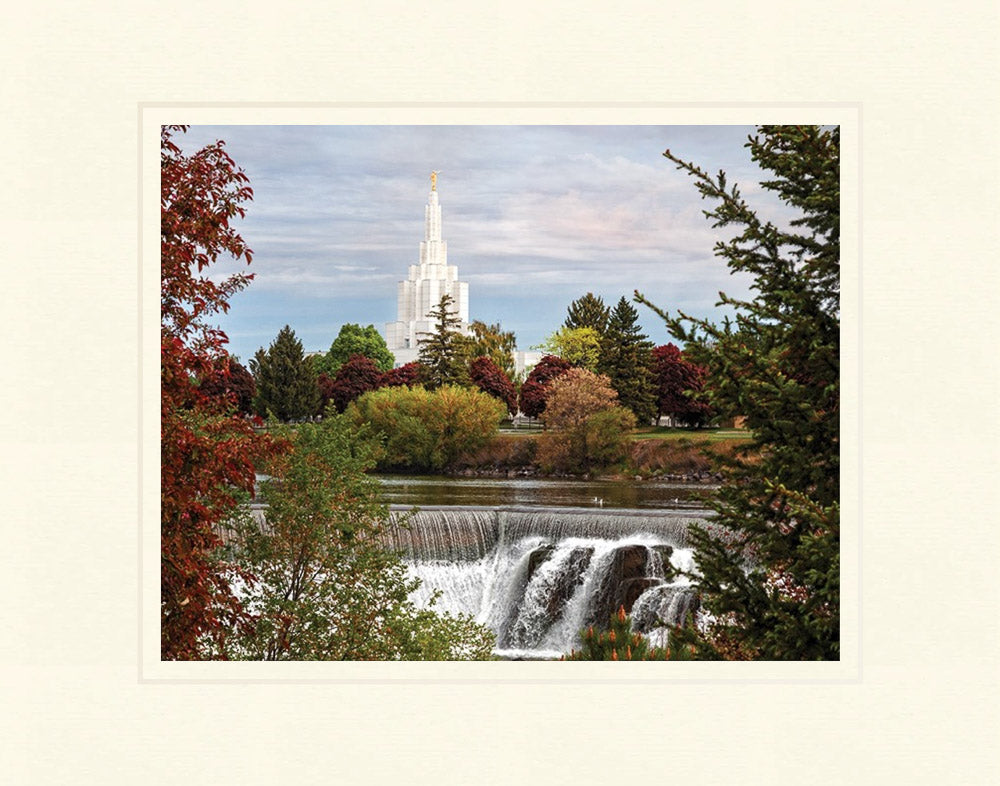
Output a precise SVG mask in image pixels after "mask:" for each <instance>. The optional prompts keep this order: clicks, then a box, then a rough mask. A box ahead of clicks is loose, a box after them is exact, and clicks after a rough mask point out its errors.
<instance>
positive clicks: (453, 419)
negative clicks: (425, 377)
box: [346, 385, 506, 471]
mask: <svg viewBox="0 0 1000 786" xmlns="http://www.w3.org/2000/svg"><path fill="white" fill-rule="evenodd" d="M505 414H506V406H505V405H504V404H503V403H502V402H500V401H499V400H497V399H495V398H493V396H490V395H488V394H486V393H482V392H480V391H478V390H471V389H469V388H461V387H458V386H455V385H444V386H442V387H440V388H437V389H436V390H426V389H425V388H422V387H391V388H380V389H379V390H375V391H372V392H370V393H366V394H365V395H363V396H361V397H360V398H358V399H356V400H355V401H353V402H352V403H351V404H350V405H349V406H348V408H347V411H346V416H347V417H348V418H349V419H350V421H351V422H352V423H354V424H355V425H357V426H361V425H363V424H368V425H369V427H370V428H371V431H372V433H373V435H374V436H375V437H376V438H377V439H378V440H379V441H380V442H381V444H382V448H381V450H380V452H379V459H378V463H379V466H380V467H382V468H383V469H411V470H433V471H438V470H441V469H444V468H446V467H448V466H450V465H452V464H453V463H454V462H455V460H456V459H457V458H458V457H459V456H460V455H461V454H462V453H463V452H466V451H475V450H478V449H479V448H482V447H484V446H485V445H487V444H488V443H489V442H490V440H491V439H493V437H495V436H496V434H497V432H498V427H499V425H500V421H501V420H502V419H503V417H504V415H505Z"/></svg>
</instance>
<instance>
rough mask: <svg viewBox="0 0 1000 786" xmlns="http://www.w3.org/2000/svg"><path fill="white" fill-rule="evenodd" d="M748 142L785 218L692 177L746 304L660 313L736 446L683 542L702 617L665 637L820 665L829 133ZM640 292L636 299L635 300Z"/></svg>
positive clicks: (830, 339) (835, 485)
mask: <svg viewBox="0 0 1000 786" xmlns="http://www.w3.org/2000/svg"><path fill="white" fill-rule="evenodd" d="M747 147H748V148H749V150H750V154H751V156H752V158H753V160H754V161H755V162H756V163H757V164H758V165H759V166H760V168H761V169H762V170H763V171H764V172H765V173H767V175H766V177H768V179H767V180H765V182H763V183H762V184H761V185H762V186H763V187H764V188H765V189H767V190H768V191H771V192H773V193H775V194H776V195H777V196H778V197H779V198H780V199H781V200H782V201H783V202H784V203H785V204H787V205H789V206H790V207H792V208H794V209H795V210H796V213H797V216H796V218H795V219H794V220H793V221H792V222H791V224H790V225H789V227H788V228H787V229H782V228H779V227H777V226H775V225H773V224H771V223H770V222H766V221H762V220H761V219H760V218H759V217H758V216H757V213H756V212H755V211H754V209H753V208H752V207H751V206H750V204H749V203H748V202H747V201H746V200H745V199H744V198H743V196H742V194H741V193H740V191H739V189H738V188H737V187H736V186H730V185H729V184H728V183H727V181H726V177H725V174H724V173H719V175H718V176H716V177H712V176H711V175H709V174H708V173H706V172H704V171H703V170H701V169H699V168H698V167H696V166H694V165H693V164H690V163H687V162H685V161H682V160H681V159H680V158H678V157H676V156H674V155H673V154H672V153H671V152H670V151H669V150H668V151H667V152H666V153H664V155H665V156H666V157H667V158H668V159H669V160H671V161H673V162H674V163H675V164H676V165H677V167H678V168H679V169H681V170H682V171H684V172H686V173H687V174H688V175H690V176H691V177H693V178H694V180H695V184H696V186H697V188H698V190H699V191H700V192H701V195H702V197H703V198H705V199H711V200H712V201H713V202H714V203H715V207H714V208H713V209H712V210H710V211H706V215H707V216H708V217H709V218H710V219H712V221H713V224H714V226H716V227H734V228H735V230H736V231H735V234H734V236H733V237H732V239H730V240H727V241H720V242H719V243H718V244H717V245H716V247H715V253H716V256H719V257H721V258H722V259H724V260H725V261H726V263H727V265H728V266H729V268H730V270H731V271H732V272H744V273H748V274H749V275H751V276H752V277H753V285H752V290H753V291H754V292H755V293H756V294H755V297H754V298H753V299H752V300H738V299H733V298H730V297H727V296H725V295H722V296H721V303H722V304H726V305H729V306H731V307H732V308H733V309H734V310H735V312H736V317H735V322H732V321H726V322H725V323H724V324H722V325H721V326H719V325H715V324H712V323H709V322H708V321H706V320H704V319H695V318H692V317H689V316H687V315H686V314H684V313H679V314H678V315H677V316H676V317H672V316H670V315H668V314H666V313H665V312H662V311H659V310H658V309H656V308H655V307H653V308H654V310H655V311H657V313H659V314H660V315H661V316H662V317H663V318H664V319H665V321H666V323H667V326H668V327H669V329H670V331H671V333H672V334H673V335H674V336H675V337H677V338H678V339H680V340H682V341H686V342H688V343H687V346H686V347H685V355H686V356H689V357H690V359H691V360H692V362H694V363H696V364H698V365H700V366H703V367H704V368H705V369H707V379H706V382H705V389H706V391H707V394H708V397H709V401H710V403H711V404H712V406H713V407H714V408H715V409H716V410H717V411H718V412H720V413H722V414H724V415H736V414H741V415H745V417H746V425H747V428H748V429H749V430H750V432H751V434H752V444H751V445H750V446H749V447H748V449H747V453H748V454H751V453H752V454H753V457H754V460H752V461H750V460H747V457H737V458H736V459H735V460H734V461H733V462H732V463H731V465H730V466H728V467H727V468H726V471H727V480H726V482H725V483H724V484H723V486H722V488H721V489H720V491H719V493H718V495H717V497H716V499H715V501H714V503H713V507H714V508H715V511H716V513H717V515H716V517H715V518H714V520H713V523H712V526H711V527H710V528H709V527H705V528H697V529H695V530H694V531H693V532H692V533H691V539H692V543H693V545H694V547H695V548H696V550H697V554H698V557H697V559H698V565H699V570H700V574H701V575H700V576H696V577H695V580H696V582H697V586H698V588H699V591H700V593H701V603H702V605H703V607H704V608H705V609H707V610H708V611H709V612H710V614H711V615H712V617H713V618H714V622H712V623H711V624H710V625H708V626H707V627H704V628H699V627H695V626H693V625H689V626H687V627H685V628H683V629H681V630H678V631H676V632H675V633H672V634H671V635H672V636H674V635H676V636H677V637H679V639H678V640H679V641H681V642H685V643H688V644H690V645H691V646H694V647H695V648H696V650H697V653H698V656H699V657H702V658H726V659H764V660H786V659H787V660H829V659H837V658H839V653H840V646H839V641H840V636H839V632H840V617H839V607H840V506H839V494H840V459H839V449H840V404H839V402H840V365H839V350H840V305H839V304H840V278H839V270H840V186H839V183H840V132H839V128H833V129H827V128H821V127H817V126H761V127H760V128H759V129H758V131H757V133H756V134H755V135H754V136H752V137H750V139H749V141H748V144H747ZM637 298H638V299H639V300H640V301H641V302H645V303H647V305H650V304H649V303H648V302H647V301H645V299H644V298H642V296H641V295H638V293H637Z"/></svg>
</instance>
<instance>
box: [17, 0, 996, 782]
mask: <svg viewBox="0 0 1000 786" xmlns="http://www.w3.org/2000/svg"><path fill="white" fill-rule="evenodd" d="M364 9H365V10H364V12H361V11H348V12H336V11H330V10H328V8H327V6H326V4H315V5H311V4H310V5H306V6H304V7H292V6H291V5H290V4H289V5H286V6H273V5H265V4H262V3H257V2H255V3H250V4H249V5H247V4H237V3H215V4H213V5H212V7H211V8H209V9H206V10H194V7H193V6H192V7H191V8H190V9H181V8H180V7H179V6H178V5H176V4H175V5H172V6H163V5H152V4H146V5H138V4H136V5H130V6H125V5H117V4H114V5H113V4H111V3H109V2H106V1H105V2H100V3H97V4H93V5H92V6H91V7H79V8H73V7H65V8H64V7H63V6H62V5H61V4H55V3H44V2H42V3H35V4H32V5H31V6H22V7H20V8H18V9H15V10H13V11H5V13H4V22H3V25H2V26H0V30H2V32H0V43H2V46H0V91H2V92H0V97H2V105H3V106H4V107H5V122H4V123H3V125H2V126H0V172H3V174H4V180H3V181H2V182H3V186H2V187H0V233H2V234H0V237H2V242H0V259H2V265H0V276H2V278H0V326H2V328H3V336H4V340H3V342H2V350H0V352H2V355H0V368H2V369H3V370H4V372H5V373H4V380H5V382H6V384H5V385H3V386H0V413H3V415H4V422H3V427H2V429H0V478H2V481H0V489H2V491H3V509H2V510H3V513H2V515H0V526H2V534H3V539H2V541H0V542H2V543H3V546H4V560H3V568H2V571H0V599H2V601H3V605H2V611H0V615H2V616H0V631H2V634H0V680H2V683H0V684H2V695H3V697H4V701H3V707H4V708H3V710H2V711H0V719H2V724H3V726H2V728H0V762H2V764H0V767H2V769H3V772H4V773H5V775H4V780H6V781H8V782H12V783H31V784H36V783H100V784H104V783H117V782H122V783H143V784H145V783H151V784H156V783H175V782H178V781H185V780H186V781H189V782H192V783H202V782H221V783H240V784H244V783H272V782H275V781H279V782H282V783H285V782H295V781H302V782H310V783H311V782H323V783H327V782H350V783H355V782H356V783H369V782H374V783H383V782H385V783H389V782H393V783H396V782H403V783H430V782H463V783H465V782H469V783H477V784H478V783H484V784H507V783H534V782H546V783H571V782H572V783H575V782H579V781H581V780H583V779H588V780H611V779H616V778H620V777H621V776H631V777H643V778H649V779H656V780H658V779H665V778H670V779H678V778H685V779H688V780H694V781H696V782H699V783H740V784H753V783H770V784H773V783H798V782H809V783H831V784H834V783H842V782H845V781H848V780H849V781H852V782H855V783H896V782H899V783H907V784H911V783H963V784H966V783H989V782H992V781H993V780H995V778H996V776H997V771H998V763H1000V757H998V754H997V752H996V739H997V737H998V732H1000V725H998V718H997V706H996V705H997V700H998V698H1000V695H998V694H1000V691H998V675H1000V669H998V662H997V653H998V646H997V645H998V638H997V619H998V611H1000V609H998V604H997V597H998V593H997V568H996V564H997V557H998V556H1000V549H998V546H1000V541H998V536H997V531H996V526H995V522H996V519H997V515H996V513H995V511H996V509H997V502H998V500H997V494H996V491H995V490H994V485H993V483H994V478H995V477H996V476H997V469H998V466H997V464H998V462H997V450H996V439H997V437H998V436H1000V434H998V433H997V432H998V428H997V425H998V423H997V416H996V411H995V401H996V398H997V392H998V384H997V383H998V380H997V371H996V350H995V348H994V343H993V342H994V341H995V339H996V337H997V335H996V334H997V331H996V327H997V320H996V316H995V314H994V311H995V300H996V293H997V291H998V289H997V283H998V282H997V275H996V272H995V259H996V252H997V250H998V249H997V241H996V229H997V207H996V204H997V195H998V194H997V178H998V157H997V142H996V132H995V126H994V122H993V121H995V119H996V115H997V112H996V109H997V104H996V99H995V98H994V96H993V94H992V92H991V91H992V89H993V88H995V86H996V83H997V79H996V77H997V75H998V74H997V70H998V69H997V49H996V46H997V45H996V41H997V29H998V26H997V13H996V9H995V4H992V3H986V2H978V3H966V4H964V5H963V6H962V7H960V8H957V9H955V10H952V11H950V12H949V16H947V17H943V16H939V15H938V14H939V10H938V9H939V6H938V5H931V4H922V3H907V4H903V3H880V4H879V6H878V10H877V11H873V10H870V9H867V8H866V7H865V6H863V5H862V4H859V3H850V4H846V5H845V4H841V5H840V6H839V7H836V8H834V7H832V6H831V7H828V8H820V9H814V8H808V9H807V8H806V7H805V6H804V5H801V6H800V4H797V3H785V2H779V3H771V4H768V6H767V8H766V9H764V8H763V7H761V6H759V5H754V6H750V5H746V4H742V3H721V4H713V5H712V6H709V7H705V8H703V9H699V10H698V11H690V12H689V11H686V10H684V9H681V8H679V7H678V8H673V7H670V6H669V5H668V4H664V3H652V2H636V3H631V4H628V5H624V6H621V7H613V6H612V5H610V4H597V3H582V4H581V3H573V4H570V3H562V2H556V3H549V4H546V5H545V6H544V7H541V5H539V6H535V5H528V4H526V3H514V4H507V5H504V6H503V7H497V8H491V9H489V10H487V11H473V10H472V7H471V6H470V5H469V4H468V3H445V2H437V3H433V4H428V5H426V6H424V5H417V4H406V3H396V2H385V0H375V2H371V3H367V4H365V6H364ZM440 101H447V102H452V103H455V104H458V106H456V107H455V108H454V111H455V112H456V113H457V114H458V115H459V119H457V120H454V121H451V120H449V122H459V121H460V120H461V118H463V117H468V116H470V113H473V112H476V111H484V112H496V111H503V112H509V113H511V116H512V117H513V116H514V114H515V112H517V111H528V110H525V109H523V108H522V109H519V110H516V109H515V108H513V107H506V106H498V105H497V104H498V102H511V103H515V104H520V105H523V104H526V103H537V104H538V105H539V108H540V109H544V110H545V111H546V112H547V118H548V119H547V120H546V121H545V122H566V121H570V120H572V121H578V122H579V120H578V118H580V116H581V114H580V113H581V112H582V111H583V109H581V107H580V106H578V105H577V104H579V103H583V104H587V105H590V106H591V109H590V110H589V111H593V112H594V114H595V116H596V117H597V118H598V119H595V120H584V121H583V122H621V121H622V120H621V118H622V116H623V113H626V112H638V111H640V110H639V109H637V108H636V106H635V105H640V106H641V105H645V106H647V108H648V107H649V106H650V105H651V104H653V103H663V102H669V103H670V104H671V107H669V108H670V109H672V110H674V111H679V110H683V109H685V108H689V109H691V110H693V111H696V112H697V113H698V118H699V120H700V121H701V122H705V121H706V120H707V119H708V118H707V117H706V116H705V115H706V113H707V114H709V115H710V114H712V112H717V111H718V112H719V116H720V117H723V118H724V117H726V116H731V115H727V114H726V113H729V112H734V111H736V112H751V113H752V112H754V111H758V110H761V109H762V106H763V107H766V108H767V109H766V111H773V110H774V109H775V108H776V107H777V108H780V107H781V106H782V105H784V106H786V107H788V108H790V109H795V110H796V111H801V108H802V107H803V105H808V104H814V109H815V110H816V111H819V110H821V109H823V110H824V111H825V110H829V109H830V108H831V105H833V104H836V105H838V106H839V107H840V108H839V110H838V111H845V112H848V113H850V111H851V109H850V107H851V106H852V105H856V104H860V107H861V127H860V150H861V153H862V166H863V169H862V178H861V217H862V232H863V250H862V267H861V279H862V281H861V283H862V292H861V294H862V298H861V319H860V320H859V321H860V325H861V334H860V335H861V346H862V356H861V362H862V371H863V374H862V378H861V405H862V409H861V440H862V458H863V485H862V487H861V500H862V509H863V522H862V529H861V533H862V537H861V539H860V541H859V542H858V544H857V545H858V547H859V548H856V549H851V551H853V552H855V553H860V570H861V574H860V578H861V597H860V604H861V615H860V625H859V626H858V628H857V630H858V632H859V633H860V652H861V657H860V660H858V659H857V658H855V659H854V662H853V663H852V662H851V661H850V659H849V657H848V655H847V653H846V652H845V661H844V663H842V664H836V665H835V666H836V668H835V669H834V670H833V671H832V673H830V674H828V675H823V674H815V673H805V672H799V671H798V670H795V671H794V673H790V672H784V673H781V672H780V670H779V672H778V673H775V672H774V671H773V667H770V666H765V667H764V668H765V670H764V671H761V672H757V673H752V674H743V673H741V674H737V675H728V674H723V675H720V674H719V673H717V671H716V670H713V671H712V673H708V672H704V673H690V674H688V675H686V676H685V679H684V681H679V682H678V681H671V682H648V681H646V682H635V681H631V680H635V679H647V677H646V675H641V676H640V675H638V674H634V675H629V676H628V677H626V678H625V679H624V680H623V679H622V678H621V675H619V674H609V673H607V672H604V673H602V674H596V673H587V674H582V675H581V676H582V677H584V679H581V680H579V681H575V682H570V683H566V682H563V683H558V682H550V681H548V680H549V679H551V673H546V674H536V673H531V674H526V675H525V676H524V677H523V679H520V680H519V681H510V678H509V677H500V678H498V677H496V676H495V675H494V674H487V675H483V674H479V673H471V672H462V673H448V674H444V675H442V674H413V675H407V677H406V678H405V680H403V681H400V680H398V679H396V677H395V675H388V674H385V673H380V674H377V675H375V678H376V679H383V680H385V679H390V680H396V681H393V682H343V681H342V682H312V683H304V682H301V681H288V680H287V679H285V675H278V678H277V681H274V682H267V683H255V682H245V681H236V682H226V681H218V680H217V679H216V676H215V675H210V676H209V679H216V681H215V682H202V681H201V680H202V679H204V676H205V675H203V674H190V675H180V676H184V677H187V678H189V680H188V681H184V682H177V681H156V682H154V681H149V679H150V677H153V678H157V679H158V678H160V677H161V676H164V675H161V674H150V673H148V669H150V668H152V667H151V664H149V663H145V664H143V663H142V662H141V659H140V651H139V647H138V641H139V639H140V634H141V633H143V631H141V629H140V626H139V620H138V616H139V615H138V613H137V610H138V608H139V605H140V599H141V598H142V595H141V592H140V575H141V574H143V573H148V571H143V570H142V567H143V562H142V558H143V556H144V555H143V554H142V553H141V552H140V548H139V546H140V544H139V539H138V521H139V519H140V516H141V515H142V513H144V512H146V513H148V511H143V510H141V509H140V504H139V499H138V494H137V490H138V489H139V487H140V476H139V472H138V467H139V458H140V452H139V448H138V436H139V433H140V420H139V411H138V401H139V399H140V386H139V374H138V365H139V364H138V357H139V348H140V343H141V339H142V337H141V334H140V329H139V322H138V306H139V303H140V282H139V276H138V265H137V261H136V260H137V256H138V254H139V250H140V248H139V241H138V232H137V229H138V225H139V224H138V219H139V215H138V203H139V196H140V192H139V185H138V184H139V180H138V177H137V173H138V165H139V160H140V155H139V154H140V151H139V146H138V140H139V130H140V120H141V119H145V116H146V115H147V114H148V113H149V112H151V108H152V107H153V106H154V105H158V106H162V105H163V104H166V103H176V104H177V105H178V106H180V105H182V104H183V105H184V106H185V107H187V108H190V107H191V106H192V105H196V104H201V105H203V108H204V109H205V110H206V111H210V112H212V113H213V114H211V117H212V118H213V119H214V120H216V121H218V118H219V116H218V115H217V114H215V113H216V112H218V111H219V109H220V108H222V107H223V106H224V105H229V106H232V107H233V108H234V109H239V110H240V111H246V109H247V108H248V107H247V102H270V103H278V102H284V103H286V104H295V103H299V104H301V103H302V102H333V103H336V104H338V105H339V107H338V111H339V110H350V111H352V112H370V111H372V110H373V109H377V110H378V111H380V112H385V117H386V120H384V121H383V122H396V121H397V120H396V118H398V117H399V113H400V111H401V108H400V107H399V106H398V104H399V102H414V103H417V104H421V105H422V106H421V107H416V108H415V109H414V110H413V111H417V112H423V111H428V109H429V107H427V103H428V102H440ZM371 102H375V103H376V104H380V105H382V106H380V107H372V106H371ZM618 102H627V103H629V104H630V105H631V106H627V107H621V106H619V107H612V106H609V104H611V103H618ZM706 103H709V104H712V105H717V106H721V107H722V110H709V109H706V106H705V105H706ZM140 104H144V105H145V106H146V107H147V109H146V110H145V111H144V112H140V108H139V105H140ZM741 104H742V105H743V106H740V105H741ZM345 105H346V106H345ZM359 105H362V106H359ZM594 105H598V106H596V108H594ZM600 105H603V108H601V106H600ZM845 105H846V108H845ZM251 108H252V107H251ZM257 108H258V109H261V110H263V109H265V108H266V107H259V106H258V107H257ZM834 108H836V107H834ZM664 109H665V108H664V107H655V110H656V111H663V110H664ZM185 111H187V110H185ZM298 111H302V110H301V108H300V109H299V110H298ZM435 111H436V110H435ZM641 111H647V110H641ZM649 111H652V110H649ZM739 117H740V119H741V120H747V119H751V117H750V116H748V115H747V114H741V115H739ZM178 119H179V120H187V116H185V117H182V118H178ZM768 119H770V118H768ZM156 122H160V120H159V119H158V118H157V119H156ZM168 122H172V120H170V121H168ZM368 122H380V121H375V120H372V121H368ZM434 122H442V121H441V120H440V115H439V114H435V115H434ZM718 122H728V121H727V120H725V119H721V120H719V121H718ZM154 144H155V143H154ZM845 185H849V184H846V183H845ZM154 198H155V189H154ZM251 209H252V207H251ZM845 229H846V227H845ZM143 240H144V241H145V242H146V243H149V241H150V237H149V233H148V232H146V233H144V235H143ZM152 242H153V243H154V245H153V249H154V257H153V258H154V259H155V238H153V239H152ZM846 242H847V241H846V235H845V246H846ZM846 265H847V260H846V259H845V271H846ZM144 272H145V275H144V278H143V283H144V284H145V285H146V289H147V290H148V285H149V282H150V274H149V271H148V269H147V270H146V271H144ZM152 275H154V276H155V268H154V269H153V271H152ZM849 283H850V282H849V280H848V276H847V275H846V272H845V308H846V304H847V300H848V297H847V288H848V286H849ZM154 291H155V284H154ZM154 297H155V295H154ZM148 313H149V309H148V307H147V315H148ZM846 317H847V312H846V310H845V323H846V321H847V319H846ZM846 327H847V326H846V324H845V329H846ZM147 337H148V335H147ZM845 343H846V342H845ZM845 354H846V353H845ZM143 363H144V366H143V368H144V371H145V380H144V381H145V382H146V383H147V384H148V383H149V381H150V379H151V378H153V379H154V380H155V357H154V358H152V359H150V357H149V353H148V352H147V353H146V355H145V357H144V361H143ZM150 363H152V367H151V368H152V374H151V373H150ZM849 374H850V371H849V370H848V368H847V367H846V366H845V404H846V405H848V406H849V405H850V403H851V401H850V394H849V392H848V390H847V389H848V387H849V381H850V380H849ZM153 390H154V391H155V386H154V388H153ZM147 393H148V391H147ZM153 400H154V402H155V392H154V396H153ZM147 401H148V399H147ZM146 409H147V412H146V414H147V415H148V414H149V413H148V409H149V407H148V406H147V408H146ZM849 430H850V424H849V423H846V422H845V433H847V432H848V431H849ZM153 434H154V436H155V426H154V429H153ZM144 449H145V452H144V454H143V456H144V458H143V461H144V462H145V469H146V477H147V482H148V477H149V469H150V456H152V460H154V461H155V457H156V448H155V445H153V446H151V445H150V444H149V440H148V439H147V440H146V442H145V445H144ZM849 458H850V457H849V455H847V454H846V452H845V462H846V460H848V459H849ZM154 472H155V470H154ZM146 491H147V493H146V495H145V501H146V503H148V502H149V498H150V496H151V495H150V494H149V493H148V487H147V489H146ZM152 496H153V504H154V506H155V484H154V494H153V495H152ZM846 503H847V500H846V499H845V522H846V520H847V517H848V516H849V514H850V506H849V505H847V504H846ZM154 510H155V507H154ZM845 527H846V525H845ZM952 531H958V532H960V533H961V537H960V538H950V539H949V538H948V536H949V535H950V533H951V532H952ZM148 541H149V539H148V538H146V539H145V541H144V544H145V545H148ZM848 551H849V549H848V547H847V546H846V545H845V560H849V559H850V555H849V554H848V553H847V552H848ZM845 570H846V569H845ZM847 578H848V577H847V575H846V574H845V581H847ZM854 586H856V583H855V584H854ZM849 591H850V590H848V589H846V588H845V599H846V596H847V594H848V592H849ZM845 603H846V600H845ZM154 606H155V603H154ZM845 613H846V614H848V615H850V609H847V608H845ZM854 616H855V618H857V615H856V614H855V615H854ZM855 621H856V622H857V619H856V620H855ZM854 649H855V651H856V650H857V648H854ZM409 665H410V666H416V665H418V664H409ZM468 665H475V664H468ZM487 665H492V664H487ZM512 665H514V664H512ZM526 665H527V664H526ZM594 665H596V664H594ZM140 673H142V674H143V677H144V678H145V681H143V680H141V679H140ZM166 676H168V677H172V676H177V675H166ZM240 676H243V675H240ZM246 676H247V677H248V678H250V679H259V678H260V675H258V674H249V673H248V674H247V675H246ZM265 676H266V677H268V678H270V676H271V675H265ZM307 676H309V677H310V678H311V677H314V676H318V677H320V678H321V679H328V678H329V675H327V674H323V675H311V674H310V675H307ZM358 676H362V678H363V679H364V678H365V676H364V675H358V674H349V675H346V677H345V679H353V678H355V677H358ZM426 677H431V678H432V679H431V680H430V681H429V680H427V679H425V678H426ZM8 776H9V777H8Z"/></svg>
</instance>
